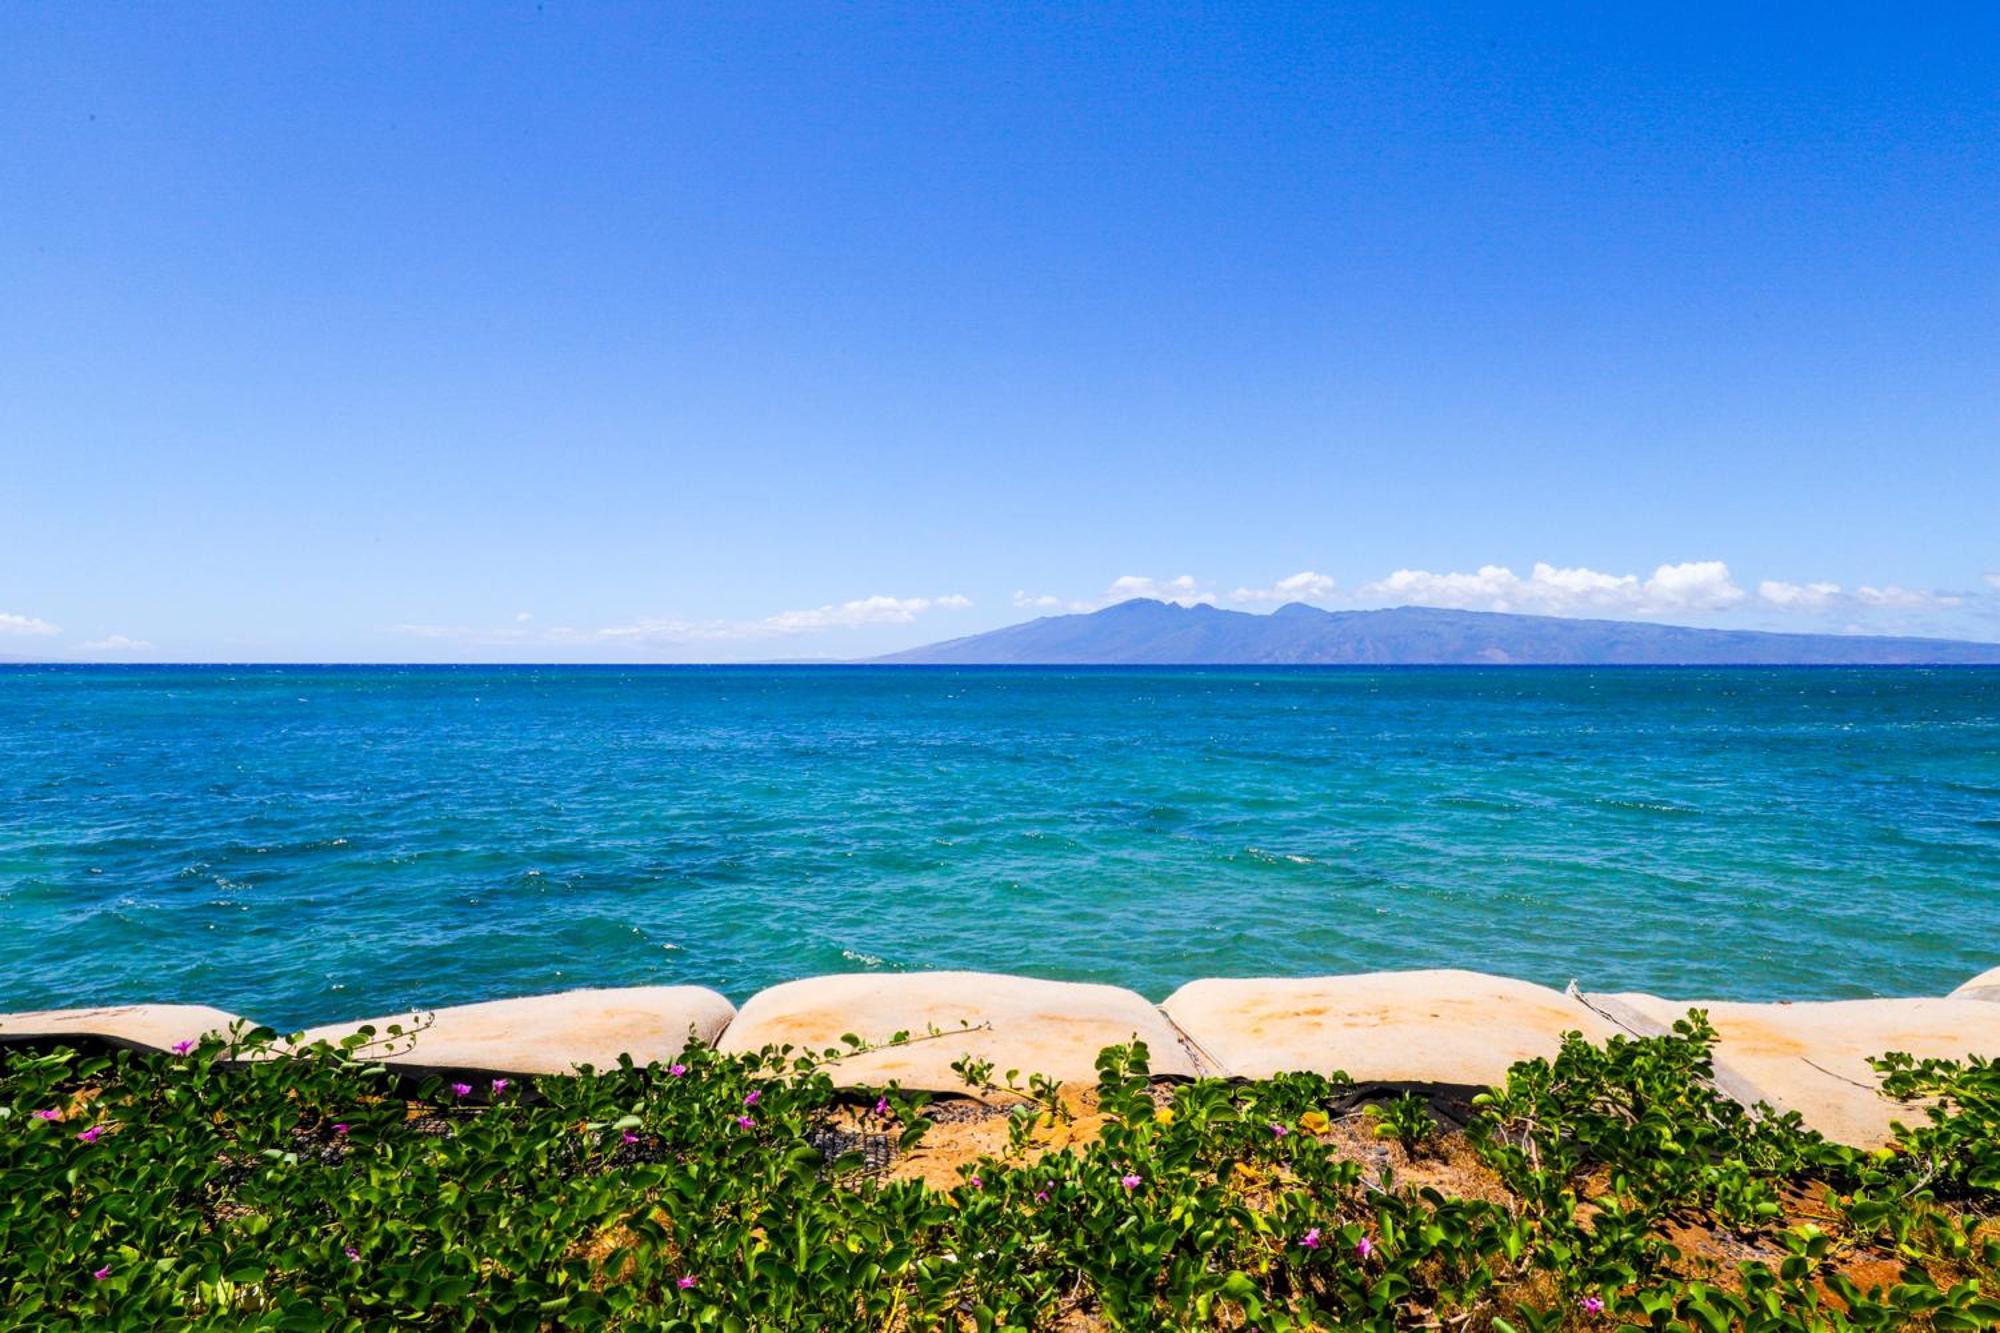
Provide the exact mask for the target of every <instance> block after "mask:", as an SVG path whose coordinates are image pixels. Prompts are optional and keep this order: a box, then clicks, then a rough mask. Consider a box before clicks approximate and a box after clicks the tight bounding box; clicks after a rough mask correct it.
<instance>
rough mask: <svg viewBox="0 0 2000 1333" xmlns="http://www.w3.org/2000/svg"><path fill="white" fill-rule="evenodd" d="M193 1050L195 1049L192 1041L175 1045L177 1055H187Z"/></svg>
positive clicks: (179, 1042) (178, 1042)
mask: <svg viewBox="0 0 2000 1333" xmlns="http://www.w3.org/2000/svg"><path fill="white" fill-rule="evenodd" d="M193 1049H194V1043H193V1042H191V1041H177V1042H175V1043H174V1054H175V1055H186V1054H187V1053H188V1052H189V1051H191V1050H193Z"/></svg>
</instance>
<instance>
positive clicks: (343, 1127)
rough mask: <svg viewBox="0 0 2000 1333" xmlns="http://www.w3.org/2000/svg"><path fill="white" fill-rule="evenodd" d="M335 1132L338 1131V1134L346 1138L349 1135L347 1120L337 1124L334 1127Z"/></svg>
mask: <svg viewBox="0 0 2000 1333" xmlns="http://www.w3.org/2000/svg"><path fill="white" fill-rule="evenodd" d="M333 1132H334V1133H336V1134H338V1135H340V1136H341V1137H342V1138H346V1137H347V1123H346V1122H345V1121H342V1122H341V1123H340V1124H337V1125H335V1126H334V1127H333Z"/></svg>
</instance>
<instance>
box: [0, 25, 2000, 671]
mask: <svg viewBox="0 0 2000 1333" xmlns="http://www.w3.org/2000/svg"><path fill="white" fill-rule="evenodd" d="M1996 87H2000V8H1995V7H1993V6H1984V5H1966V6H1924V7H1920V8H1918V9H1915V10H1909V9H1903V10H1896V11H1891V10H1887V9H1882V8H1880V7H1871V8H1862V7H1846V6H1816V7H1813V8H1811V9H1809V10H1808V9H1791V10H1786V9H1783V8H1781V7H1770V6H1763V7H1757V8H1756V9H1755V10H1754V11H1753V12H1743V13H1731V12H1728V11H1727V10H1725V9H1724V8H1722V7H1695V8H1692V9H1691V8H1689V7H1687V6H1669V5H1641V6H1615V7H1614V6H1580V5H1579V6H1571V7H1564V8H1534V7H1524V6H1520V5H1513V4H1509V5H1504V6H1491V7H1486V6H1471V7H1449V6H1433V7H1423V8H1417V7H1411V6H1403V5H1393V6H1380V7H1371V6H1365V5H1343V6H1338V7H1335V6H1323V5H1307V6H1298V7H1289V6H1251V5H1246V6H1235V7H1222V6H1204V7H1199V8H1197V7H1180V6H1119V7H1099V6H1093V7H1088V8H1086V7H1075V8H1027V7H1004V8H1003V7H974V6H947V5H926V6H880V5H861V6H853V7H849V6H834V5H807V4H799V5H786V6H777V7H760V6H755V5H749V6H745V5H737V4H731V5H726V6H724V5H718V6H713V7H705V6H697V5H673V6H658V5H636V4H635V5H623V6H581V5H555V4H551V5H548V6H547V7H546V8H543V7H533V6H509V5H482V6H467V7H463V8H455V7H451V6H445V5H427V6H402V5H396V6H391V5H366V4H343V5H340V6H332V5H325V6H319V7H316V8H315V7H310V6H250V5H213V6H204V7H201V8H199V9H194V8H189V7H168V6H148V7H136V6H58V5H45V6H11V7H8V8H7V9H6V10H4V11H0V657H42V656H56V657H92V658H101V659H105V660H201V659H226V660H246V659H262V660H329V661H330V660H413V661H415V660H426V661H427V660H611V661H621V660H734V659H756V658H773V657H811V656H820V655H832V656H850V655H859V654H863V653H869V652H878V651H885V650H888V649H890V648H894V647H899V646H903V645H906V644H913V643H919V642H924V641H928V640H931V639H935V638H943V637H949V636H954V635H958V634H964V633H969V632H973V631H976V630H979V629H985V628H990V627H993V626H996V625H1001V624H1007V623H1011V622H1013V621H1016V620H1019V619H1022V618H1024V617H1025V616H1027V615H1030V614H1039V613H1042V612H1044V611H1047V610H1054V609H1061V608H1067V607H1072V606H1075V607H1084V606H1091V605H1096V604H1099V603H1101V602H1102V601H1104V600H1105V599H1106V598H1108V597H1113V596H1117V595H1119V594H1120V593H1122V592H1126V591H1134V592H1146V591H1155V592H1165V593H1167V594H1169V595H1174V596H1179V597H1182V598H1203V599H1213V600H1215V601H1216V602H1217V603H1218V604H1220V605H1225V606H1240V607H1243V608H1245V609H1260V608H1268V607H1269V606H1272V605H1275V604H1276V601H1277V600H1279V599H1282V598H1283V597H1285V596H1288V595H1299V596H1302V597H1304V598H1305V599H1307V600H1317V601H1319V602H1321V603H1322V604H1325V605H1331V606H1343V605H1347V606H1362V605H1385V604H1391V603H1394V602H1403V601H1419V602H1431V603H1435V604H1451V605H1466V606H1479V607H1489V606H1490V607H1507V608H1511V609H1519V610H1536V611H1550V612H1554V613H1558V614H1578V613H1590V614H1609V615H1620V616H1636V617H1650V618H1654V619H1664V620H1672V621H1679V622H1685V623H1698V624H1728V625H1742V626H1752V627H1765V628H1824V629H1834V630H1846V629H1850V628H1852V629H1859V630H1867V631H1885V632H1888V631H1893V632H1906V631H1916V632H1927V633H1942V634H1958V635H1964V636H1968V637H1979V638H2000V438H1996V437H1997V436H2000V245H1995V244H1994V238H1995V237H1996V236H2000V97H1996V95H1995V92H1994V90H1995V88H1996ZM1538 567H1540V568H1538ZM1287 579H1289V580H1291V582H1290V583H1289V584H1288V585H1282V584H1281V581H1283V580H1287ZM1121 580H1123V582H1120V581H1121Z"/></svg>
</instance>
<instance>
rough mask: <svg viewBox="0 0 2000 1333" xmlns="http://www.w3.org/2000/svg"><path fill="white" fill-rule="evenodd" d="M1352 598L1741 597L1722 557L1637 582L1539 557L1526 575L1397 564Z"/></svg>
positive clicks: (1651, 607) (1593, 603)
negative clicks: (1444, 570) (1441, 570)
mask: <svg viewBox="0 0 2000 1333" xmlns="http://www.w3.org/2000/svg"><path fill="white" fill-rule="evenodd" d="M1359 595H1360V596H1361V597H1362V598H1364V599H1368V600H1372V601H1380V602H1386V603H1394V604H1396V605H1401V606H1436V607H1449V608H1451V609H1454V610H1459V611H1521V612H1527V613H1530V614H1533V615H1545V616H1588V615H1612V616H1616V615H1631V616H1656V615H1666V614H1670V613H1674V612H1679V613H1683V614H1685V613H1688V612H1695V611H1722V610H1727V609H1729V608H1731V607H1734V606H1736V605H1738V604H1740V603H1741V602H1742V601H1743V600H1744V598H1745V597H1746V596H1747V595H1748V594H1746V593H1745V592H1744V591H1743V589H1741V588H1739V587H1737V586H1736V583H1735V581H1734V580H1733V579H1732V578H1731V577H1730V573H1729V566H1728V565H1726V564H1724V563H1723V562H1722V561H1720V560H1690V561H1686V562H1683V563H1681V564H1677V565H1661V566H1659V567H1658V568H1656V569H1655V570H1654V571H1653V572H1652V574H1651V575H1650V576H1648V577H1646V578H1644V579H1641V578H1640V577H1639V576H1638V575H1637V574H1606V573H1601V572H1599V571H1598V570H1594V569H1586V568H1584V567H1582V566H1576V567H1573V568H1561V567H1559V566H1556V565H1551V564H1547V563H1545V562H1539V561H1538V562H1537V563H1536V564H1535V565H1534V567H1533V568H1532V569H1530V570H1529V572H1528V577H1526V578H1522V577H1521V576H1520V575H1518V574H1516V573H1515V572H1514V571H1513V570H1511V569H1509V568H1507V567H1506V566H1505V565H1481V566H1480V567H1479V569H1478V570H1477V571H1476V572H1474V573H1470V574H1459V573H1447V574H1434V573H1432V572H1431V571H1429V570H1425V569H1399V570H1397V571H1396V572H1395V573H1393V574H1391V575H1389V576H1388V577H1387V578H1383V579H1378V580H1376V581H1375V582H1373V583H1365V584H1363V585H1362V586H1361V588H1360V589H1359Z"/></svg>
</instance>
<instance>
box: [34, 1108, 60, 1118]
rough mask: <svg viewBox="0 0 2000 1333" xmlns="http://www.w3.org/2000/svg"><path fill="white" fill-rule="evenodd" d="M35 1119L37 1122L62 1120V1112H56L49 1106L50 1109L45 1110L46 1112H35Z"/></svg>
mask: <svg viewBox="0 0 2000 1333" xmlns="http://www.w3.org/2000/svg"><path fill="white" fill-rule="evenodd" d="M35 1119H37V1120H60V1119H62V1112H61V1111H58V1110H56V1109H55V1108H54V1107H53V1106H51V1107H50V1108H49V1109H48V1110H46V1111H37V1112H35Z"/></svg>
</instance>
